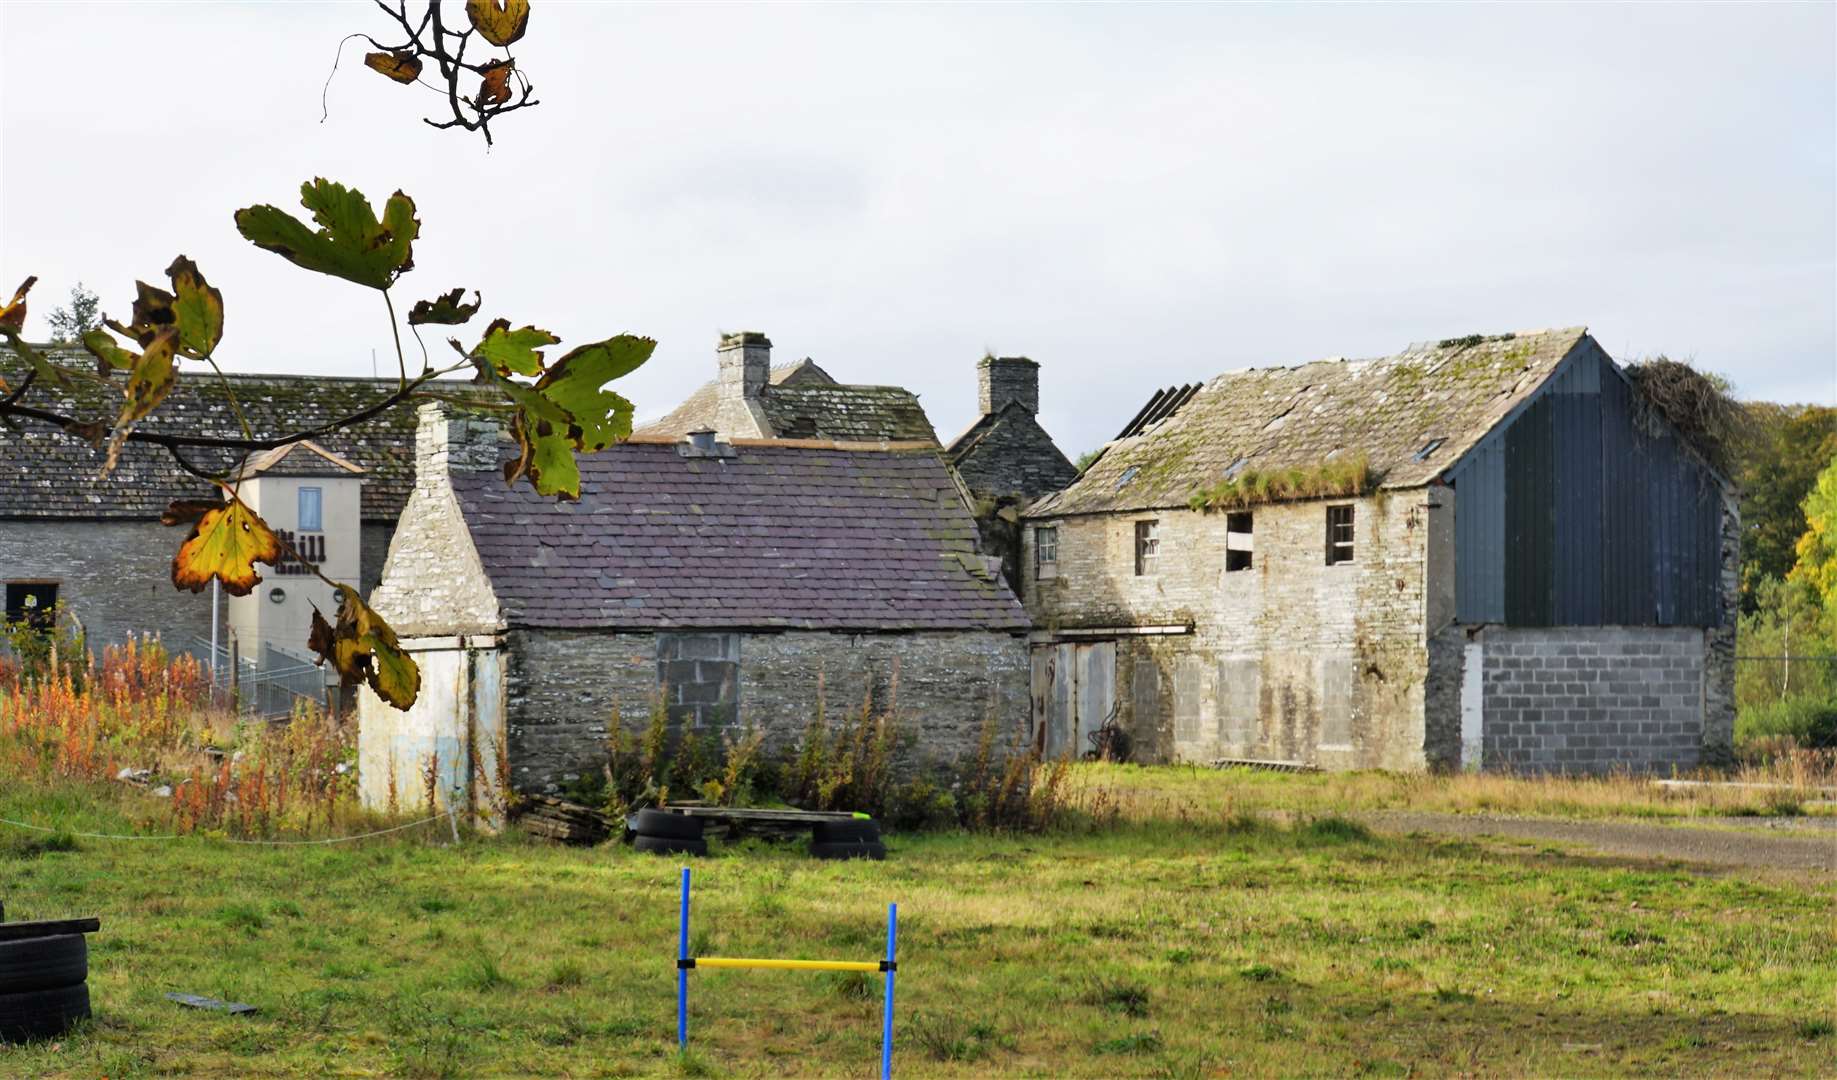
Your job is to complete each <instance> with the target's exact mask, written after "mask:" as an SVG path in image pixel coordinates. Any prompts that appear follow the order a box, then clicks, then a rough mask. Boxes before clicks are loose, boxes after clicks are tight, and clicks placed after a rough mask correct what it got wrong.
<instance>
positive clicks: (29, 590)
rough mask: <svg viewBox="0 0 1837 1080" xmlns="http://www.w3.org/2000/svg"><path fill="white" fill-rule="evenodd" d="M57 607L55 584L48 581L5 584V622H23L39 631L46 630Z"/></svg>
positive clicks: (10, 582)
mask: <svg viewBox="0 0 1837 1080" xmlns="http://www.w3.org/2000/svg"><path fill="white" fill-rule="evenodd" d="M56 607H57V584H56V583H55V582H50V581H9V582H7V583H6V621H7V622H9V623H18V622H25V623H30V624H31V625H32V626H34V627H37V628H38V629H40V630H44V629H48V628H49V627H50V626H51V620H52V615H53V611H54V609H55V608H56Z"/></svg>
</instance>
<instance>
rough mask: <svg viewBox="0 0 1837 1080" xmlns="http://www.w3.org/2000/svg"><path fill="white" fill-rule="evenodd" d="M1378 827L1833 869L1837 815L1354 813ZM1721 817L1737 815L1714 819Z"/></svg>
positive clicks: (1644, 855)
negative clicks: (1710, 822) (1786, 822)
mask: <svg viewBox="0 0 1837 1080" xmlns="http://www.w3.org/2000/svg"><path fill="white" fill-rule="evenodd" d="M1360 816H1361V817H1362V818H1363V819H1364V821H1365V823H1366V824H1367V825H1370V826H1371V827H1372V828H1374V829H1377V830H1379V831H1381V832H1389V833H1412V832H1425V833H1435V834H1438V835H1442V836H1460V837H1480V836H1506V837H1512V838H1515V839H1521V840H1549V841H1553V842H1557V843H1567V844H1586V845H1588V846H1589V847H1592V848H1594V849H1596V850H1597V851H1600V852H1603V853H1605V854H1608V855H1619V856H1628V857H1632V858H1641V859H1658V860H1675V861H1678V862H1692V863H1703V864H1707V865H1712V866H1743V867H1766V868H1771V869H1780V870H1800V871H1806V870H1809V871H1818V872H1822V873H1826V874H1832V873H1837V821H1832V822H1828V823H1827V822H1826V821H1825V820H1823V819H1819V820H1817V821H1815V822H1814V821H1811V820H1807V821H1805V822H1803V823H1802V824H1800V825H1795V826H1794V827H1791V828H1782V829H1779V830H1778V831H1779V832H1781V833H1792V834H1795V835H1770V834H1768V833H1763V832H1758V831H1753V830H1751V829H1744V830H1736V829H1731V828H1714V827H1709V828H1705V827H1703V826H1693V825H1655V824H1647V823H1645V822H1635V821H1586V820H1562V819H1555V818H1525V817H1501V816H1496V815H1492V814H1434V813H1425V812H1421V811H1414V810H1381V811H1376V812H1374V813H1369V814H1363V815H1360ZM1715 820H1717V821H1719V822H1723V823H1724V824H1731V823H1734V822H1735V821H1737V820H1739V821H1740V823H1741V824H1743V825H1746V826H1752V825H1753V824H1754V822H1753V821H1752V820H1742V819H1728V820H1727V821H1724V819H1715Z"/></svg>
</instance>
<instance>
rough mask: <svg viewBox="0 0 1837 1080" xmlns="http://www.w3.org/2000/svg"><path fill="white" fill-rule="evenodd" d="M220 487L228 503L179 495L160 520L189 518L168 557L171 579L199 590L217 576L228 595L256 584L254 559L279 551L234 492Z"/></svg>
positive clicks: (270, 559) (267, 559)
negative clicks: (176, 549)
mask: <svg viewBox="0 0 1837 1080" xmlns="http://www.w3.org/2000/svg"><path fill="white" fill-rule="evenodd" d="M223 490H224V493H225V494H226V495H228V496H229V500H230V501H229V502H227V503H212V502H203V501H199V500H180V501H178V502H174V503H173V504H172V505H170V506H168V507H167V508H166V512H165V513H164V514H161V515H160V524H162V525H182V524H184V523H185V522H187V521H190V522H192V526H191V535H190V536H188V537H186V538H185V542H184V543H183V544H180V545H179V553H178V555H177V556H175V557H174V558H173V560H172V584H174V585H175V586H177V587H178V588H181V589H186V590H189V591H191V592H203V591H204V587H205V586H206V585H208V584H210V581H211V579H212V578H216V579H217V580H218V581H221V582H223V588H224V591H226V592H228V593H229V594H230V595H231V596H247V595H249V593H250V591H251V590H253V589H254V588H255V586H257V585H259V584H261V580H262V578H261V575H260V574H258V573H256V572H255V564H256V563H258V562H261V563H267V564H269V565H270V566H272V565H274V563H275V562H276V561H277V560H278V559H280V557H281V541H280V538H279V537H277V536H275V535H274V530H272V529H270V528H268V523H267V522H265V521H263V520H262V519H261V516H260V515H258V514H257V513H256V512H255V511H253V510H251V509H249V507H248V506H247V505H246V504H244V503H243V502H242V500H240V499H238V498H237V497H236V495H235V493H234V492H231V491H230V490H229V489H228V488H225V489H223Z"/></svg>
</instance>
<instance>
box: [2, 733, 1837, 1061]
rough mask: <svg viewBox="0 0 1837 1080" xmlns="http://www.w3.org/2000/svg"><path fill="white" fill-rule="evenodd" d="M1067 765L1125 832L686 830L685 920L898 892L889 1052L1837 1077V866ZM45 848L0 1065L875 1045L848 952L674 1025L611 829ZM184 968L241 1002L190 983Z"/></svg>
mask: <svg viewBox="0 0 1837 1080" xmlns="http://www.w3.org/2000/svg"><path fill="white" fill-rule="evenodd" d="M1078 780H1079V782H1080V783H1081V784H1083V785H1085V790H1086V795H1087V797H1089V796H1090V794H1091V793H1093V792H1097V791H1102V792H1106V793H1108V794H1105V795H1104V796H1103V798H1104V799H1107V800H1110V801H1111V802H1114V803H1116V804H1117V805H1119V806H1120V807H1122V809H1121V810H1119V813H1118V815H1117V816H1118V818H1120V820H1119V821H1118V822H1117V823H1116V824H1115V825H1114V826H1112V827H1109V828H1105V829H1102V830H1073V831H1066V832H1059V833H1052V834H1047V835H1042V836H1021V837H1005V838H1003V837H988V836H969V835H962V834H936V835H924V836H910V837H907V836H895V837H892V838H891V840H890V843H889V846H890V848H891V849H892V854H891V856H890V858H889V859H888V861H887V862H885V863H878V864H868V863H850V864H841V863H822V862H815V861H812V860H810V859H808V858H806V857H803V856H802V855H801V854H800V853H799V852H798V851H796V850H794V849H786V848H774V847H767V846H760V845H757V844H756V843H749V844H745V845H740V846H738V847H730V848H726V849H723V850H720V851H718V852H717V853H716V854H715V855H713V856H711V857H709V858H706V859H699V860H695V865H696V867H697V869H696V879H697V887H696V899H697V904H696V914H695V924H696V927H697V941H696V943H695V948H696V950H697V951H698V952H701V953H703V954H709V953H723V954H727V955H781V956H790V957H804V958H851V959H852V958H859V959H875V958H877V956H878V955H879V951H880V950H881V948H882V934H883V922H884V917H885V904H886V902H887V901H889V900H897V901H898V902H899V904H900V910H901V915H902V927H901V938H900V941H901V956H900V959H901V964H900V1009H899V1020H898V1032H897V1051H896V1058H895V1067H896V1071H897V1072H900V1073H901V1074H903V1075H945V1076H980V1075H987V1074H991V1073H1009V1074H1032V1075H1079V1076H1115V1075H1130V1076H1225V1075H1241V1074H1246V1073H1249V1074H1282V1075H1304V1074H1305V1075H1323V1074H1331V1075H1370V1076H1404V1075H1425V1074H1427V1075H1445V1074H1452V1073H1459V1074H1474V1073H1484V1074H1489V1075H1498V1074H1504V1075H1540V1076H1543V1075H1597V1074H1630V1073H1640V1074H1647V1073H1665V1074H1689V1075H1705V1074H1723V1075H1744V1076H1745V1075H1757V1074H1785V1075H1807V1076H1810V1075H1830V1074H1831V1073H1832V1072H1833V1071H1834V1070H1837V1034H1833V1020H1834V1019H1837V1017H1834V1016H1833V1012H1834V1010H1837V933H1834V931H1833V925H1832V911H1833V900H1837V888H1834V887H1833V883H1832V882H1831V881H1830V879H1828V878H1814V879H1806V878H1790V877H1785V876H1781V875H1777V874H1763V873H1760V872H1755V873H1744V874H1740V875H1736V874H1724V875H1707V874H1699V873H1693V872H1690V871H1686V870H1683V869H1679V868H1673V867H1654V866H1640V865H1628V864H1616V863H1614V862H1612V861H1610V860H1604V859H1601V858H1597V857H1592V856H1585V855H1581V854H1578V853H1572V852H1563V851H1558V850H1554V849H1550V848H1543V847H1537V846H1506V845H1503V844H1501V845H1486V846H1482V845H1477V844H1474V843H1469V842H1454V841H1441V840H1434V839H1426V838H1420V837H1413V838H1395V839H1389V838H1380V837H1374V836H1371V835H1369V834H1367V833H1366V832H1365V831H1364V830H1363V829H1362V828H1360V827H1359V826H1357V825H1354V824H1351V823H1349V822H1347V821H1345V820H1342V819H1340V818H1335V817H1328V816H1320V817H1310V815H1313V814H1316V813H1320V814H1325V813H1326V812H1327V811H1328V810H1329V809H1331V808H1332V807H1333V806H1336V805H1352V806H1358V805H1373V804H1375V803H1378V802H1381V801H1383V800H1388V799H1393V798H1395V799H1403V800H1404V801H1403V802H1401V803H1395V804H1387V805H1409V806H1412V807H1417V808H1425V807H1426V808H1437V802H1438V800H1441V801H1448V800H1452V801H1454V802H1461V801H1464V800H1467V799H1470V798H1474V797H1475V795H1474V792H1473V791H1466V790H1463V789H1460V788H1459V787H1458V786H1456V787H1450V786H1445V785H1444V786H1443V787H1440V788H1438V787H1437V786H1436V784H1435V782H1433V781H1408V782H1406V783H1407V784H1408V785H1412V786H1411V787H1410V789H1409V790H1411V791H1413V792H1414V794H1413V795H1410V796H1408V797H1407V798H1406V797H1405V796H1404V795H1399V794H1397V792H1396V784H1397V782H1394V781H1392V780H1390V779H1388V778H1377V779H1372V778H1367V779H1364V780H1360V779H1358V778H1347V779H1340V778H1323V777H1306V776H1301V777H1291V776H1269V775H1261V774H1242V773H1231V774H1219V773H1206V772H1201V771H1198V770H1153V769H1148V770H1144V769H1114V768H1111V769H1106V768H1085V769H1080V770H1079V774H1078ZM1457 783H1458V780H1451V781H1448V782H1446V784H1457ZM1361 785H1362V786H1361ZM1489 790H1490V789H1489ZM1359 791H1364V792H1365V794H1364V795H1362V796H1361V795H1358V794H1357V793H1358V792H1359ZM1550 794H1551V792H1550V791H1549V790H1541V791H1540V790H1535V789H1526V790H1524V791H1522V792H1519V793H1518V794H1515V795H1510V796H1509V797H1508V796H1506V795H1502V794H1501V793H1500V791H1498V790H1493V791H1492V794H1491V795H1490V796H1489V798H1494V799H1497V798H1508V801H1510V800H1514V799H1515V800H1520V801H1531V802H1535V801H1537V800H1539V799H1546V798H1548V797H1550ZM1571 795H1573V793H1571ZM114 798H118V797H117V796H113V795H109V794H106V793H105V794H101V795H94V796H93V797H92V796H91V795H90V794H88V793H86V792H85V791H84V790H82V789H74V788H73V789H63V790H60V792H59V793H57V794H55V795H47V794H45V793H43V792H31V791H24V790H18V789H14V790H9V791H0V816H5V817H12V818H22V817H27V816H31V817H33V818H34V819H35V820H46V821H50V820H55V821H59V822H63V823H68V824H71V825H72V826H74V827H77V828H86V829H97V830H100V831H107V830H108V829H110V828H128V827H131V825H130V824H129V820H130V818H129V817H125V816H123V815H122V813H121V812H120V809H119V808H118V806H117V805H116V804H114V803H112V802H111V801H110V800H111V799H114ZM1361 800H1363V801H1361ZM1590 805H1593V806H1595V811H1594V812H1605V811H1603V810H1602V809H1601V807H1600V805H1599V800H1594V801H1593V802H1591V803H1590ZM1486 808H1488V809H1497V808H1498V807H1496V806H1490V805H1489V806H1488V807H1486ZM1672 808H1673V809H1677V810H1680V811H1688V809H1689V808H1688V807H1687V806H1684V805H1682V804H1680V805H1676V806H1673V807H1672ZM1260 809H1289V810H1292V811H1296V813H1294V814H1293V815H1291V818H1290V823H1289V824H1286V825H1277V824H1270V823H1268V822H1266V821H1262V820H1259V819H1257V818H1256V817H1254V816H1253V815H1251V814H1250V813H1248V811H1250V810H1260ZM1579 812H1590V811H1586V810H1584V811H1579ZM1628 812H1635V813H1636V812H1638V811H1637V810H1632V811H1628ZM442 828H443V829H444V825H443V826H442ZM407 835H410V836H413V835H414V834H407ZM433 836H434V837H435V838H438V836H439V834H438V833H434V834H433ZM66 846H67V845H64V844H58V843H51V844H43V843H37V842H33V841H32V840H31V839H30V837H29V836H28V834H19V833H13V834H10V835H6V836H0V899H3V900H4V901H5V903H6V906H7V915H8V917H9V918H15V919H17V918H42V917H54V916H64V915H77V914H95V915H99V916H101V918H102V922H103V927H102V932H101V933H100V934H97V935H95V936H94V938H93V939H92V949H93V955H92V975H91V984H92V988H93V994H94V999H95V1005H96V1013H97V1015H96V1019H95V1020H94V1021H93V1022H92V1023H91V1024H90V1025H89V1026H88V1027H87V1028H86V1029H85V1030H83V1031H82V1032H80V1033H78V1034H75V1035H73V1036H71V1037H69V1038H66V1039H65V1040H63V1041H62V1042H60V1043H57V1044H51V1045H40V1046H33V1047H25V1048H17V1047H16V1048H0V1075H5V1076H9V1077H11V1076H38V1075H70V1076H96V1075H107V1076H110V1077H124V1076H137V1075H159V1074H170V1073H181V1074H185V1073H190V1074H214V1075H252V1074H269V1073H272V1074H313V1075H320V1074H327V1073H331V1074H340V1075H359V1076H367V1075H408V1076H433V1077H441V1076H503V1075H562V1076H617V1075H666V1076H667V1075H695V1076H778V1075H787V1074H789V1075H824V1076H863V1077H865V1076H869V1075H872V1074H873V1071H874V1069H875V1066H876V1062H877V1055H878V1036H879V1032H878V1018H879V1001H878V980H877V979H872V978H870V977H867V976H837V975H828V974H809V973H793V972H745V971H740V972H717V971H703V972H697V973H695V974H694V975H693V976H692V987H691V1003H692V1009H693V1019H692V1047H693V1049H692V1052H691V1054H690V1055H688V1056H686V1057H685V1056H680V1055H678V1054H677V1053H676V1051H675V1048H674V1045H673V1036H674V996H673V985H674V977H675V973H674V970H673V962H672V958H673V956H674V948H675V918H676V915H675V903H676V884H677V873H678V869H677V868H678V866H679V863H678V862H676V861H672V860H668V859H660V858H655V857H651V856H646V855H640V854H635V853H633V852H632V851H631V850H630V849H629V848H625V847H621V846H609V847H603V848H598V849H592V850H571V849H562V848H556V847H550V846H543V845H537V844H534V843H529V842H525V841H521V840H519V839H518V838H516V837H514V836H507V837H500V838H497V839H491V840H475V841H471V842H468V843H467V844H466V845H464V846H462V847H460V848H445V847H437V846H433V845H432V844H430V843H429V842H428V841H427V840H426V839H403V840H394V839H385V840H369V841H362V842H359V843H356V844H352V845H346V846H339V847H308V848H250V847H235V846H231V845H228V844H225V843H222V842H221V841H216V840H211V839H207V838H201V837H188V838H185V839H182V840H178V841H172V842H153V841H144V842H131V841H102V840H81V841H77V843H76V845H75V847H74V848H73V849H69V850H58V849H59V848H62V847H66ZM170 990H181V991H189V992H192V993H199V994H206V995H211V996H215V997H220V998H226V999H232V1000H237V1001H246V1002H250V1003H253V1004H255V1005H258V1006H259V1007H260V1008H261V1010H262V1011H261V1013H260V1014H259V1015H257V1016H254V1017H226V1016H221V1015H216V1014H209V1013H199V1012H194V1011H190V1010H185V1009H181V1008H179V1007H177V1006H175V1005H173V1004H171V1003H169V1002H167V1001H165V1000H163V998H162V995H163V994H164V993H165V992H167V991H170Z"/></svg>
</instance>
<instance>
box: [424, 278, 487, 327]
mask: <svg viewBox="0 0 1837 1080" xmlns="http://www.w3.org/2000/svg"><path fill="white" fill-rule="evenodd" d="M465 294H466V290H465V286H463V285H462V286H460V287H459V288H457V289H453V290H451V291H449V292H444V293H441V294H440V295H439V296H436V297H435V298H433V299H432V300H416V301H415V306H414V307H411V308H409V309H408V325H410V326H425V325H427V324H428V323H440V324H441V325H443V326H458V325H459V324H460V323H463V322H465V321H466V320H467V319H470V318H471V317H472V316H474V315H477V314H478V307H479V305H480V304H482V303H484V298H483V297H481V296H480V295H479V294H478V290H477V289H474V290H472V302H471V303H470V304H462V303H460V298H461V297H463V296H465Z"/></svg>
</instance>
